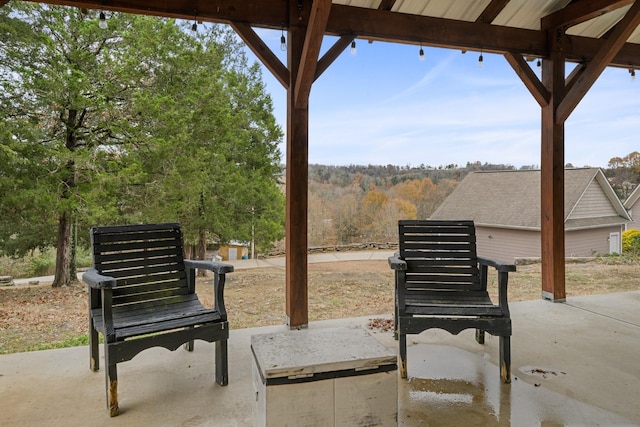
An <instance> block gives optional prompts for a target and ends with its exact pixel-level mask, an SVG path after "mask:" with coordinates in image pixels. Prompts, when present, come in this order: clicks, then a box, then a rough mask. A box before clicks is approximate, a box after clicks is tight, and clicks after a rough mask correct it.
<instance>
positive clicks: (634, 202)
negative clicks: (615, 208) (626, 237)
mask: <svg viewBox="0 0 640 427" xmlns="http://www.w3.org/2000/svg"><path fill="white" fill-rule="evenodd" d="M638 200H640V185H636V189H635V190H633V192H632V193H631V194H630V195H629V197H627V200H625V201H624V208H625V209H626V210H627V212H628V213H629V216H630V217H631V222H630V223H629V224H627V229H629V228H637V229H639V230H640V203H638Z"/></svg>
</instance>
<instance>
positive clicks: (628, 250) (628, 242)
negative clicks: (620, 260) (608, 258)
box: [622, 228, 640, 255]
mask: <svg viewBox="0 0 640 427" xmlns="http://www.w3.org/2000/svg"><path fill="white" fill-rule="evenodd" d="M622 252H623V253H625V254H632V255H639V254H640V230H638V229H635V228H631V229H629V230H626V231H624V232H623V233H622Z"/></svg>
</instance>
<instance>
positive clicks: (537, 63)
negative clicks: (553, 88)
mask: <svg viewBox="0 0 640 427" xmlns="http://www.w3.org/2000/svg"><path fill="white" fill-rule="evenodd" d="M536 67H538V70H539V69H540V68H542V59H540V58H538V61H537V62H536Z"/></svg>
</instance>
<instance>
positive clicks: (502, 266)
mask: <svg viewBox="0 0 640 427" xmlns="http://www.w3.org/2000/svg"><path fill="white" fill-rule="evenodd" d="M478 264H481V265H488V266H489V267H494V268H495V269H496V270H498V271H502V272H510V271H516V266H515V264H507V263H503V262H501V261H496V260H493V259H488V258H482V257H478Z"/></svg>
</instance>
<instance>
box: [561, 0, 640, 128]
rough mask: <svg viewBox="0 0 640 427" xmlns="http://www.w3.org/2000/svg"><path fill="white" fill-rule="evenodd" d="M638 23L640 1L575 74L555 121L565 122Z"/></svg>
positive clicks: (639, 19) (639, 18)
mask: <svg viewBox="0 0 640 427" xmlns="http://www.w3.org/2000/svg"><path fill="white" fill-rule="evenodd" d="M638 25H640V1H638V2H635V3H634V4H633V6H631V8H630V9H629V10H628V11H627V14H626V15H625V16H624V18H622V20H620V22H618V24H617V25H616V26H615V28H614V30H613V31H612V32H611V35H610V36H609V38H608V39H607V40H604V41H603V44H602V45H601V46H600V48H599V50H598V52H597V53H596V55H595V56H594V57H593V59H592V60H591V61H589V62H588V63H587V64H586V67H585V68H584V70H582V71H581V72H580V73H579V74H578V75H577V76H576V78H575V79H574V80H575V83H574V84H573V85H572V87H571V88H570V89H569V90H568V91H567V92H566V94H565V96H564V98H563V99H562V101H561V102H560V105H558V110H557V112H556V122H557V123H564V122H565V120H566V119H567V118H568V117H569V115H570V114H571V113H572V112H573V110H574V109H575V108H576V106H577V105H578V104H579V103H580V101H581V100H582V98H584V95H585V94H586V93H587V92H588V91H589V89H590V88H591V86H593V84H594V83H595V81H596V80H597V79H598V77H599V76H600V74H602V72H603V71H604V69H605V68H606V67H607V66H608V65H609V63H610V62H611V60H612V59H613V58H614V57H615V56H616V54H617V53H618V51H620V49H621V48H622V46H624V44H625V42H626V41H627V39H628V38H629V36H631V34H632V33H633V32H634V31H635V30H636V28H637V27H638Z"/></svg>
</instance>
